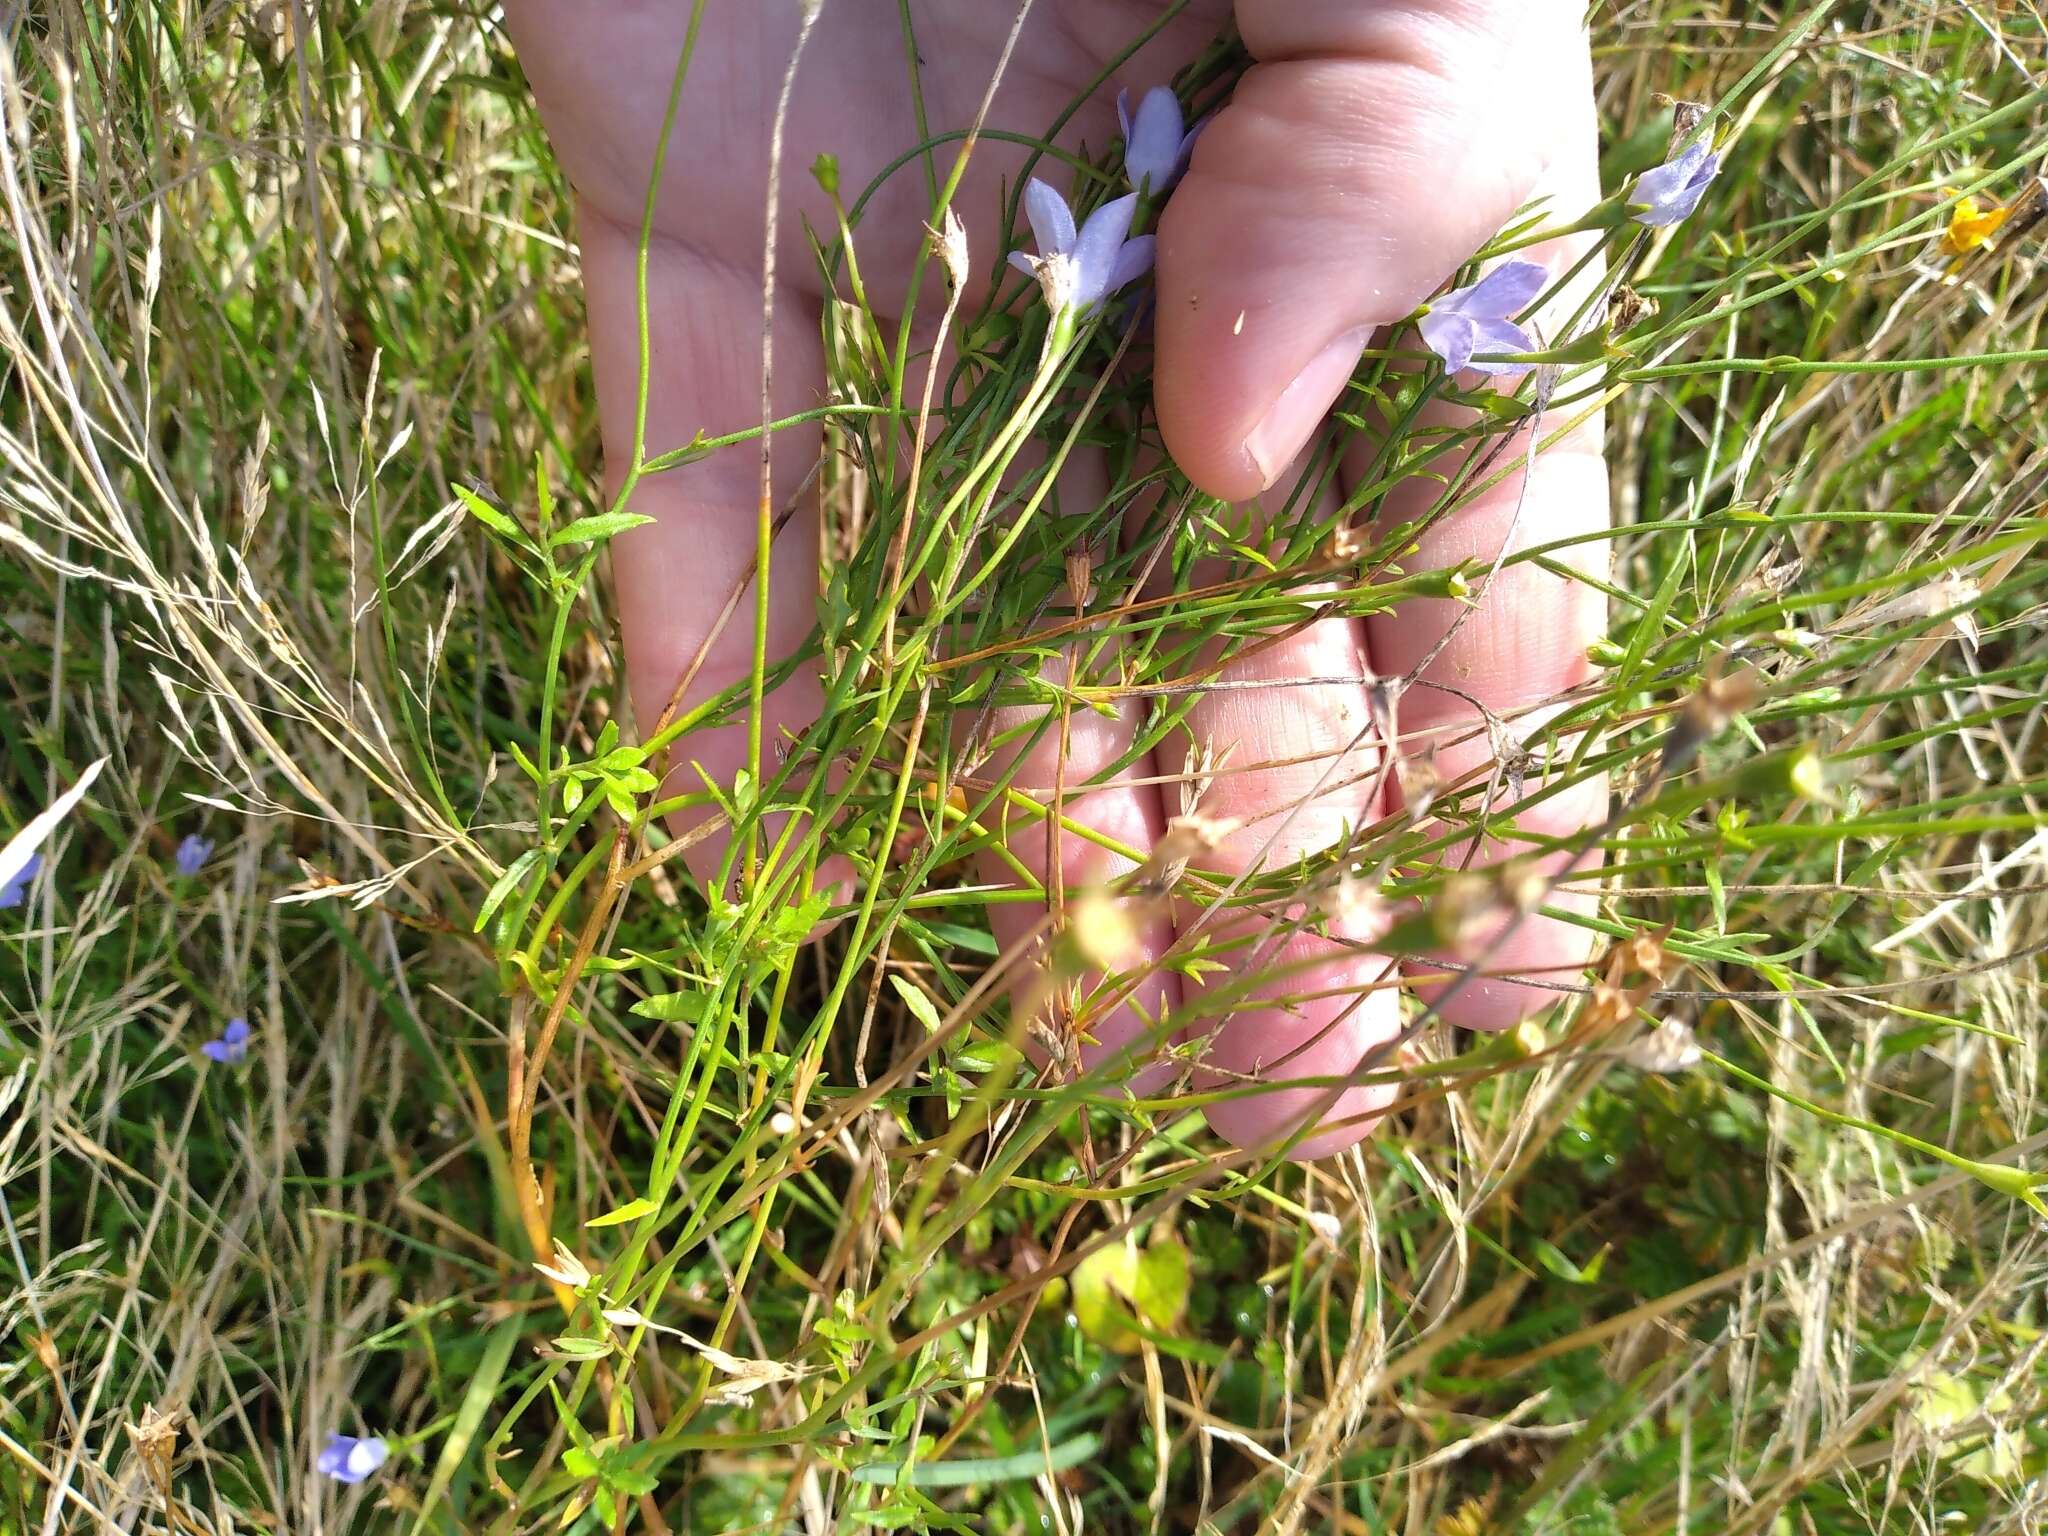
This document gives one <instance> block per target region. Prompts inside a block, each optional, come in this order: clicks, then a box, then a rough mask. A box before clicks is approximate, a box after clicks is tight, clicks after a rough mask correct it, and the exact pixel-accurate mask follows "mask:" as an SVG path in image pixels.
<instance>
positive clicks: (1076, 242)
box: [1010, 176, 1152, 313]
mask: <svg viewBox="0 0 2048 1536" xmlns="http://www.w3.org/2000/svg"><path fill="white" fill-rule="evenodd" d="M1137 211H1138V194H1137V193H1135V192H1127V193H1125V194H1124V195H1123V196H1122V197H1120V198H1117V199H1116V200H1115V201H1114V202H1109V203H1104V204H1103V205H1102V206H1101V207H1100V208H1098V209H1096V210H1095V211H1094V212H1093V213H1091V214H1089V215H1088V222H1087V223H1086V224H1083V225H1082V226H1081V228H1080V230H1079V231H1078V232H1077V231H1076V230H1075V228H1074V215H1073V213H1072V211H1071V210H1070V209H1069V208H1068V207H1067V200H1066V199H1065V198H1063V197H1061V196H1060V195H1059V193H1057V192H1055V191H1053V189H1052V188H1051V187H1049V186H1047V185H1046V184H1045V183H1044V182H1042V181H1040V180H1039V179H1038V178H1037V177H1035V176H1034V177H1032V178H1031V180H1030V182H1029V183H1028V184H1026V186H1025V188H1024V213H1025V216H1026V217H1028V218H1029V219H1030V220H1031V233H1032V236H1033V237H1034V238H1035V239H1036V240H1037V242H1038V254H1037V255H1036V256H1030V255H1027V254H1026V253H1024V252H1023V251H1012V252H1010V265H1011V266H1013V267H1015V268H1016V269H1017V270H1018V271H1019V272H1023V273H1027V274H1029V275H1030V276H1032V277H1035V278H1037V279H1038V282H1039V286H1040V287H1041V288H1043V289H1044V290H1045V302H1046V303H1047V305H1049V306H1050V307H1051V308H1052V310H1053V311H1054V312H1055V313H1058V312H1059V311H1060V310H1063V309H1066V308H1069V307H1072V308H1074V309H1077V310H1085V309H1088V308H1090V307H1091V306H1093V305H1096V304H1099V303H1101V302H1102V301H1103V300H1104V299H1106V298H1108V297H1109V296H1110V295H1111V294H1113V293H1115V292H1116V291H1117V290H1118V289H1120V288H1122V287H1123V286H1124V285H1125V284H1127V283H1132V282H1135V281H1136V280H1137V279H1139V278H1141V277H1143V276H1144V275H1145V274H1146V273H1147V272H1149V271H1151V270H1152V237H1151V236H1150V235H1140V236H1138V238H1137V239H1135V240H1133V239H1130V238H1129V236H1130V233H1131V219H1132V218H1133V217H1134V216H1135V215H1136V213H1137Z"/></svg>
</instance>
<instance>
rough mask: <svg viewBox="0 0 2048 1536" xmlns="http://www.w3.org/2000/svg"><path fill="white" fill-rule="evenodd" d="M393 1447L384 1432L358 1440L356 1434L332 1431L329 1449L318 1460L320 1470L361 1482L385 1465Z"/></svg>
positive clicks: (341, 1479) (341, 1480) (343, 1480)
mask: <svg viewBox="0 0 2048 1536" xmlns="http://www.w3.org/2000/svg"><path fill="white" fill-rule="evenodd" d="M390 1455H391V1447H390V1446H388V1445H386V1444H385V1443H384V1440H383V1437H382V1436H380V1435H371V1436H369V1437H368V1438H366V1439H362V1440H358V1439H357V1438H356V1437H355V1436H354V1435H343V1434H329V1435H328V1437H327V1449H326V1450H324V1451H322V1452H321V1453H320V1460H319V1461H318V1462H317V1463H316V1465H317V1466H318V1467H319V1469H320V1471H321V1472H322V1473H324V1474H325V1475H326V1476H328V1477H331V1478H333V1479H334V1480H335V1481H336V1482H337V1483H360V1482H361V1481H362V1480H363V1479H364V1478H366V1477H368V1476H369V1475H370V1474H371V1473H372V1472H374V1471H376V1470H377V1469H378V1468H379V1467H381V1466H383V1465H384V1463H385V1461H386V1460H387V1459H389V1457H390Z"/></svg>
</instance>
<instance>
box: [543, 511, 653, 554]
mask: <svg viewBox="0 0 2048 1536" xmlns="http://www.w3.org/2000/svg"><path fill="white" fill-rule="evenodd" d="M653 521H654V519H653V518H651V517H646V516H643V515H642V514H640V513H638V512H599V513H597V514H596V515H594V516H592V517H579V518H577V519H576V521H575V522H573V523H565V524H563V525H562V527H561V528H559V529H557V530H556V531H555V532H554V533H553V534H552V535H550V536H549V538H548V548H549V549H560V548H561V547H562V546H563V545H564V544H588V543H591V542H593V541H595V540H600V539H609V538H611V537H613V536H614V535H616V534H621V533H624V532H625V531H626V530H627V529H628V528H638V527H639V526H640V525H641V524H642V523H651V522H653Z"/></svg>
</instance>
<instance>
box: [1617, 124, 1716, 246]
mask: <svg viewBox="0 0 2048 1536" xmlns="http://www.w3.org/2000/svg"><path fill="white" fill-rule="evenodd" d="M1720 174H1721V157H1720V156H1719V155H1717V154H1715V153H1714V152H1713V151H1712V150H1711V149H1709V148H1707V144H1706V141H1705V140H1704V139H1702V140H1700V141H1698V142H1697V143H1694V144H1692V145H1689V146H1688V147H1687V148H1686V149H1684V150H1682V151H1680V152H1679V153H1678V154H1677V155H1674V156H1673V157H1672V158H1671V159H1669V160H1666V161H1665V162H1664V163H1663V164H1662V165H1660V166H1658V167H1657V168H1656V169H1655V170H1653V171H1645V172H1643V174H1642V175H1640V176H1638V177H1637V178H1636V189H1635V191H1634V192H1633V193H1631V194H1630V195H1629V203H1630V204H1631V205H1632V206H1633V207H1635V208H1636V209H1637V210H1638V211H1637V213H1636V222H1637V223H1638V224H1647V225H1649V226H1650V227H1651V228H1652V229H1668V228H1669V227H1670V226H1671V225H1673V224H1677V223H1681V222H1682V221H1684V220H1686V219H1689V218H1691V217H1692V211H1693V209H1695V208H1697V207H1699V205H1700V199H1701V198H1702V197H1704V196H1706V194H1707V183H1708V182H1710V181H1712V180H1713V179H1714V178H1715V177H1716V176H1718V175H1720Z"/></svg>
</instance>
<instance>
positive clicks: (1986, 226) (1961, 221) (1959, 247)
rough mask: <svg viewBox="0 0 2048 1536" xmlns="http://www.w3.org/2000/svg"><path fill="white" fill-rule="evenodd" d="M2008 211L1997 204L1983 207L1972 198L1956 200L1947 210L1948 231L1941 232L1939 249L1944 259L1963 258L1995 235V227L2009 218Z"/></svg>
mask: <svg viewBox="0 0 2048 1536" xmlns="http://www.w3.org/2000/svg"><path fill="white" fill-rule="evenodd" d="M2011 213H2012V210H2011V209H2010V208H2000V207H1999V206H1998V205H1997V204H1995V203H1994V204H1992V205H1991V206H1990V207H1988V208H1987V207H1985V206H1984V205H1983V204H1982V203H1980V202H1978V201H1977V199H1976V198H1974V197H1959V198H1957V199H1956V205H1955V207H1954V208H1953V209H1951V210H1950V212H1949V216H1948V228H1947V229H1946V230H1944V231H1943V232H1942V236H1941V249H1942V254H1943V255H1946V256H1966V255H1968V254H1969V253H1970V252H1971V251H1974V250H1975V249H1977V247H1978V246H1980V245H1982V244H1983V243H1984V242H1985V241H1986V240H1989V239H1990V238H1991V237H1992V236H1993V235H1995V234H1997V233H1998V226H1999V225H2001V224H2003V223H2004V222H2005V221H2006V219H2007V217H2008V216H2010V214H2011Z"/></svg>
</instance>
